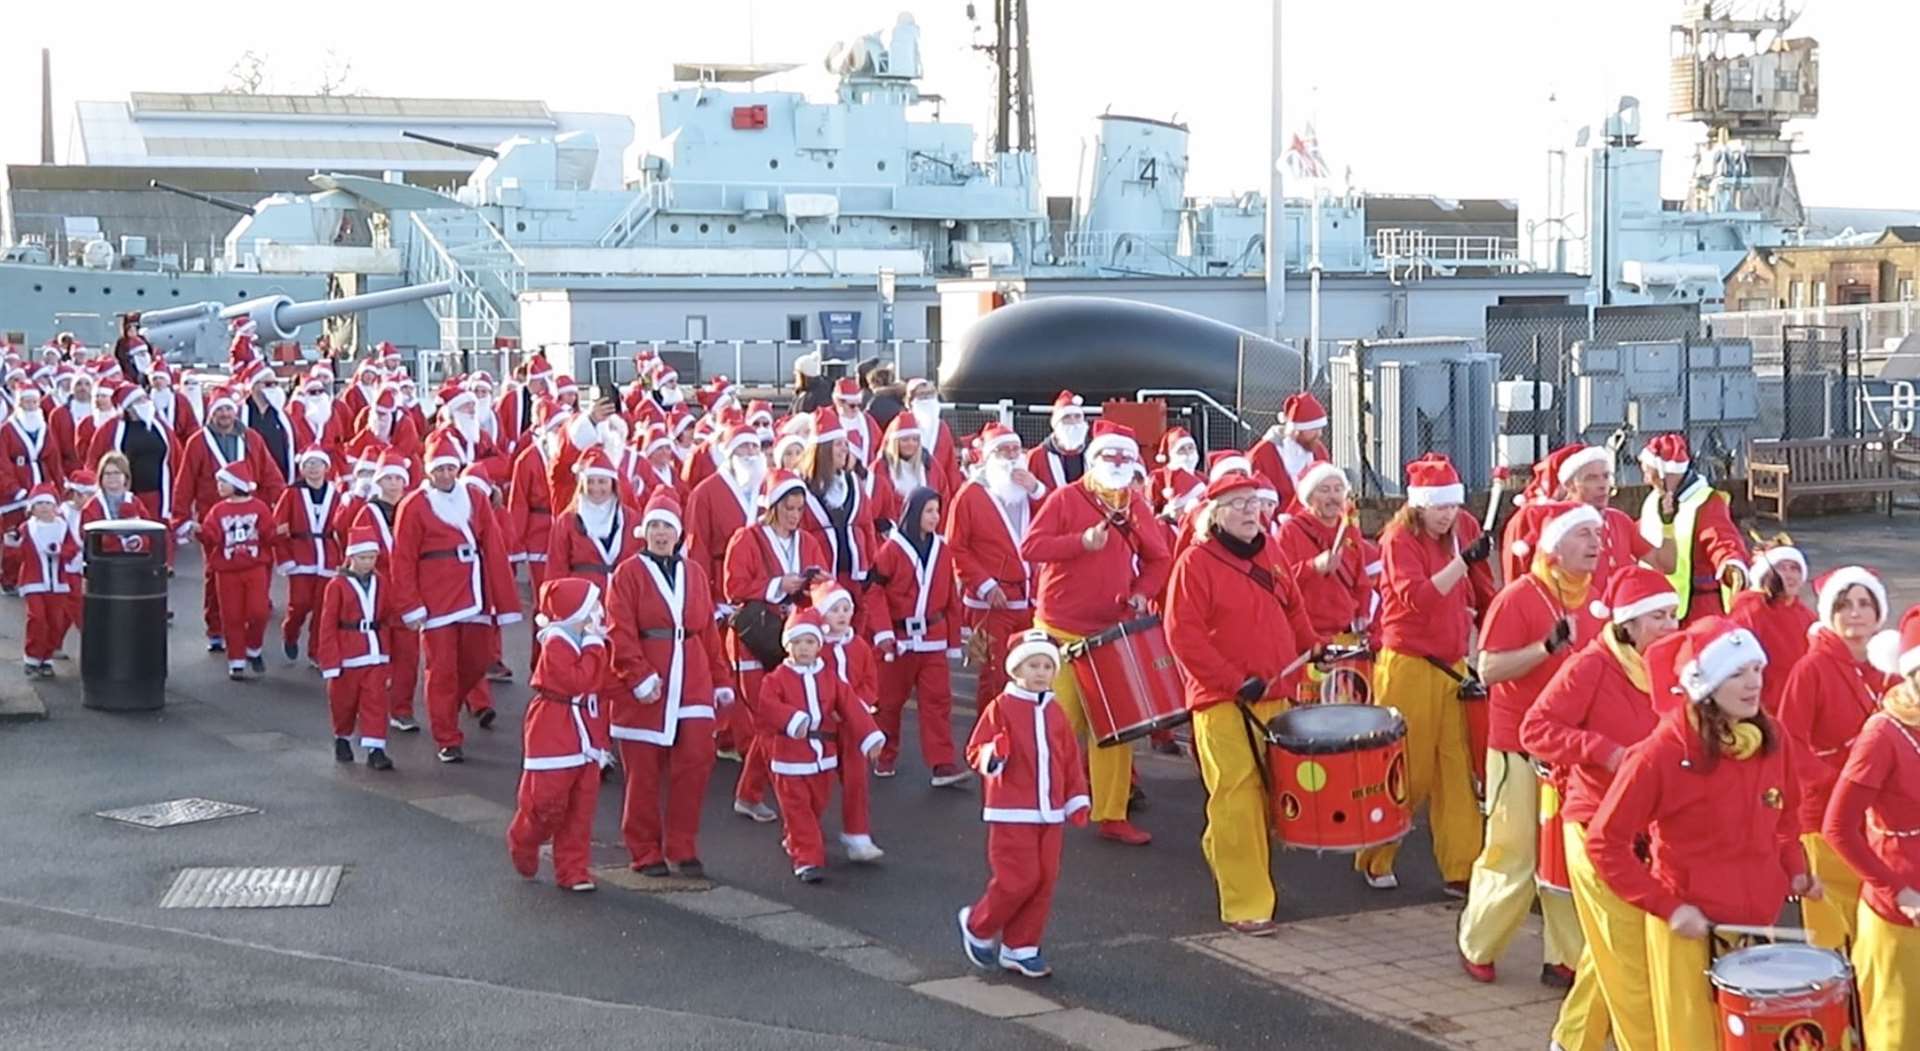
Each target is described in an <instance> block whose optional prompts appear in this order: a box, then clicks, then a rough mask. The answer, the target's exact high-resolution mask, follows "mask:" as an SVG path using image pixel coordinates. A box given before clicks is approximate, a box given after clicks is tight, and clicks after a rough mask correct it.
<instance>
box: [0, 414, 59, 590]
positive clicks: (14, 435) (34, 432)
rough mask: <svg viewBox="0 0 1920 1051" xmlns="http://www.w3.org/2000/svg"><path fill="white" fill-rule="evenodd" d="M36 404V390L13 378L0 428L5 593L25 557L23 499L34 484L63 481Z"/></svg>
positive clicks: (56, 450) (48, 429)
mask: <svg viewBox="0 0 1920 1051" xmlns="http://www.w3.org/2000/svg"><path fill="white" fill-rule="evenodd" d="M41 401H42V395H41V393H40V388H38V387H36V386H34V385H33V384H32V383H30V382H28V381H27V380H24V379H19V380H15V381H14V383H13V412H12V414H11V415H9V416H8V417H7V422H6V423H5V424H0V472H4V478H5V479H6V481H5V484H4V490H5V492H4V495H3V496H0V525H4V527H5V529H6V548H5V552H4V557H0V573H3V574H4V583H5V586H6V592H7V594H9V595H11V594H13V593H14V588H15V587H16V586H18V584H19V580H20V566H21V562H22V561H23V558H24V555H25V549H24V548H23V547H22V546H21V544H22V543H23V541H22V540H21V537H22V536H23V534H22V532H21V528H22V525H23V523H25V521H26V518H27V512H26V506H27V496H28V495H29V494H30V493H31V492H32V491H33V489H34V487H35V486H38V485H41V484H43V483H51V484H53V485H54V486H55V487H58V486H59V485H60V484H61V482H62V481H64V480H65V478H66V467H65V465H64V463H63V462H62V461H61V459H60V443H59V442H58V441H57V440H55V439H54V436H53V428H52V427H51V426H49V425H48V423H47V414H46V413H45V412H44V411H42V410H41V407H40V405H41Z"/></svg>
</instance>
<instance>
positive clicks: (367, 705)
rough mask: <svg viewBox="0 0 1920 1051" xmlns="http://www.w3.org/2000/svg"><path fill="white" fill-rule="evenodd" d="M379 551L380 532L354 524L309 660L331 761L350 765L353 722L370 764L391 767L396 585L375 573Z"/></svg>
mask: <svg viewBox="0 0 1920 1051" xmlns="http://www.w3.org/2000/svg"><path fill="white" fill-rule="evenodd" d="M287 492H289V493H293V492H296V490H294V489H289V490H287ZM380 550H381V547H380V531H379V530H378V529H377V528H375V526H374V525H373V523H371V522H366V523H362V524H361V525H358V526H355V527H354V529H353V531H352V532H351V533H350V534H349V535H348V537H347V562H346V566H345V568H344V569H343V570H342V571H341V572H340V573H338V574H336V575H334V576H331V577H328V578H327V582H326V588H325V590H324V591H322V592H321V596H320V610H319V612H318V613H317V614H316V615H315V616H316V620H315V625H316V628H317V634H316V641H315V643H314V646H313V659H314V660H315V661H316V662H317V663H318V664H319V665H320V677H321V678H322V679H324V680H326V683H327V707H328V708H330V709H331V710H332V713H333V757H334V759H336V760H338V761H340V762H342V763H351V762H353V730H354V727H355V726H358V727H359V728H360V747H362V748H365V749H366V750H367V765H368V766H370V767H372V768H373V769H375V770H391V769H393V760H391V759H389V758H387V666H388V664H390V663H391V661H392V655H393V636H394V633H395V632H397V631H399V630H401V629H400V611H399V606H398V603H397V602H396V601H395V599H394V596H393V588H392V587H390V586H389V585H388V583H387V581H385V580H383V579H381V575H380V574H379V573H377V572H375V567H376V565H377V564H378V562H379V560H380Z"/></svg>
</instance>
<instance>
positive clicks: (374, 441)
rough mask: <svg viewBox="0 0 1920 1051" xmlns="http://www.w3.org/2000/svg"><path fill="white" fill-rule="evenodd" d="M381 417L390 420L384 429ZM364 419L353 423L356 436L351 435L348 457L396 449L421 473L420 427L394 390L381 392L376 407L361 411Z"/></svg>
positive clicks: (352, 457) (346, 454)
mask: <svg viewBox="0 0 1920 1051" xmlns="http://www.w3.org/2000/svg"><path fill="white" fill-rule="evenodd" d="M335 411H336V412H338V411H340V410H338V409H336V410H335ZM376 414H378V417H376ZM379 417H384V418H385V419H386V420H387V423H386V424H385V429H384V430H382V425H381V423H380V418H379ZM361 421H362V422H360V423H357V424H356V425H355V426H354V427H353V435H352V437H350V438H348V439H347V444H346V447H345V448H346V451H345V456H346V458H347V459H349V460H364V459H366V458H367V456H368V455H369V453H372V454H375V455H377V454H378V453H380V452H382V451H384V450H387V449H392V450H393V451H395V452H397V453H399V454H400V455H402V456H404V457H406V458H407V461H408V463H409V464H410V465H411V467H412V469H413V472H414V473H415V474H418V473H420V450H421V443H420V430H419V428H418V427H417V426H416V425H415V424H414V422H413V420H412V418H410V417H408V416H404V415H401V414H400V412H399V410H398V408H397V402H395V401H394V400H393V397H392V395H391V394H390V393H388V392H385V391H383V392H381V395H380V398H379V400H378V401H377V402H375V403H374V407H373V408H372V409H370V410H363V411H362V412H361Z"/></svg>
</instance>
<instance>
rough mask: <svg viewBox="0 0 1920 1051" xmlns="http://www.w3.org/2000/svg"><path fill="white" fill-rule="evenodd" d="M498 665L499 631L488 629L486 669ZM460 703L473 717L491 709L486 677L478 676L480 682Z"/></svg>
mask: <svg viewBox="0 0 1920 1051" xmlns="http://www.w3.org/2000/svg"><path fill="white" fill-rule="evenodd" d="M498 663H500V629H499V628H496V627H489V628H488V629H487V667H488V668H492V667H493V666H494V665H495V664H498ZM529 674H531V673H529ZM460 703H461V704H463V705H464V706H465V707H466V709H467V711H470V712H472V713H473V714H475V715H479V714H480V713H481V712H484V711H487V710H489V709H491V708H492V707H493V683H491V682H488V681H487V677H486V675H485V674H484V673H483V674H482V675H481V676H480V681H479V682H477V683H475V684H474V685H473V689H471V690H468V691H467V692H466V695H465V696H464V697H462V698H460Z"/></svg>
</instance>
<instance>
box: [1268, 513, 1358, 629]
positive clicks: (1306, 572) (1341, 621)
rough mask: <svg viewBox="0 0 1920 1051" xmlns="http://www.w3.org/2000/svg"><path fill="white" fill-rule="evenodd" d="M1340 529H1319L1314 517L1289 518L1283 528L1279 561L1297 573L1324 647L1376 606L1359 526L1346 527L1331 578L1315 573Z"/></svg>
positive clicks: (1295, 580) (1301, 589)
mask: <svg viewBox="0 0 1920 1051" xmlns="http://www.w3.org/2000/svg"><path fill="white" fill-rule="evenodd" d="M1338 530H1339V527H1338V526H1335V527H1333V528H1331V529H1330V528H1328V527H1326V526H1324V525H1321V524H1320V520H1319V519H1317V518H1315V517H1313V516H1312V515H1311V514H1303V515H1291V516H1289V517H1288V518H1287V520H1286V521H1285V522H1284V523H1282V524H1281V526H1280V552H1279V554H1280V560H1281V561H1283V562H1285V563H1286V564H1287V568H1288V570H1289V571H1290V572H1291V573H1292V574H1293V582H1294V584H1295V586H1296V587H1297V588H1298V590H1299V592H1300V597H1301V598H1303V599H1305V600H1306V604H1307V619H1309V620H1311V621H1312V622H1313V630H1314V632H1315V633H1316V634H1318V635H1319V636H1320V641H1322V642H1326V641H1328V640H1330V639H1332V638H1333V637H1334V636H1335V635H1338V634H1340V633H1341V632H1343V631H1351V630H1353V622H1354V621H1355V620H1361V619H1365V618H1366V616H1367V613H1368V607H1369V606H1370V605H1372V602H1373V586H1372V585H1371V584H1369V583H1367V567H1366V554H1365V553H1364V552H1363V551H1362V550H1361V549H1360V529H1359V527H1358V526H1352V525H1350V526H1348V527H1347V531H1346V535H1345V536H1343V537H1341V538H1340V556H1339V558H1337V559H1336V560H1335V562H1334V567H1333V572H1332V573H1330V574H1327V575H1324V576H1323V575H1321V573H1320V571H1319V570H1317V569H1315V568H1313V562H1314V559H1316V558H1319V557H1320V553H1321V552H1322V551H1327V550H1329V549H1331V548H1332V547H1333V536H1334V533H1336V532H1337V531H1338Z"/></svg>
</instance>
